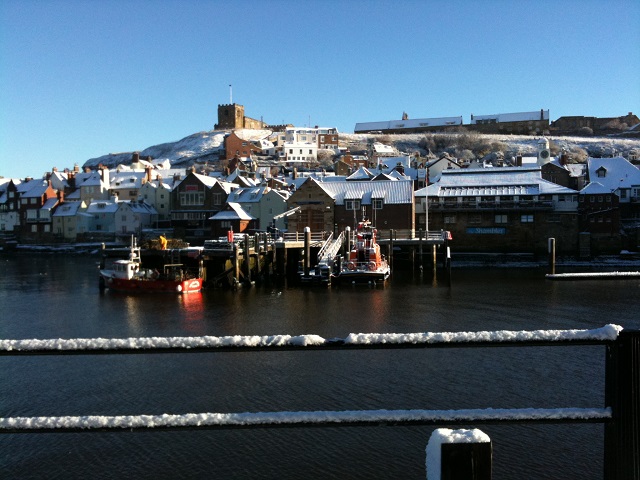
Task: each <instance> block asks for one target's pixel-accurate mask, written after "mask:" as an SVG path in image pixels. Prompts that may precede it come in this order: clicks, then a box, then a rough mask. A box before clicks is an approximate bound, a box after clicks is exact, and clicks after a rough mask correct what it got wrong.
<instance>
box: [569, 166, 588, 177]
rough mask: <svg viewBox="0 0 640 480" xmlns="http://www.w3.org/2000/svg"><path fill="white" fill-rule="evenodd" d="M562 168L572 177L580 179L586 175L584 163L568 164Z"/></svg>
mask: <svg viewBox="0 0 640 480" xmlns="http://www.w3.org/2000/svg"><path fill="white" fill-rule="evenodd" d="M564 167H565V168H566V169H567V170H568V171H569V175H570V176H572V177H582V176H584V175H586V174H587V166H586V165H585V164H584V163H569V164H567V165H565V166H564Z"/></svg>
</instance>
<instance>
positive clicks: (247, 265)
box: [244, 235, 251, 284]
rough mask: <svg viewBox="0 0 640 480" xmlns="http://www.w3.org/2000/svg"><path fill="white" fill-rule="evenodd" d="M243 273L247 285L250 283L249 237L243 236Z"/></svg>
mask: <svg viewBox="0 0 640 480" xmlns="http://www.w3.org/2000/svg"><path fill="white" fill-rule="evenodd" d="M244 266H245V268H244V271H245V275H246V276H245V279H246V282H247V283H249V284H250V283H251V255H250V252H249V235H245V236H244Z"/></svg>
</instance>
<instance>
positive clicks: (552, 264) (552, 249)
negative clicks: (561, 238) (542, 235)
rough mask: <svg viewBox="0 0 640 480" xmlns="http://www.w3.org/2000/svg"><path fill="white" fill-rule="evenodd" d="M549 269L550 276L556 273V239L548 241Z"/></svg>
mask: <svg viewBox="0 0 640 480" xmlns="http://www.w3.org/2000/svg"><path fill="white" fill-rule="evenodd" d="M548 250H549V268H550V269H551V275H555V273H556V239H555V238H550V239H549V248H548Z"/></svg>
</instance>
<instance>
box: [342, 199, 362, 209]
mask: <svg viewBox="0 0 640 480" xmlns="http://www.w3.org/2000/svg"><path fill="white" fill-rule="evenodd" d="M344 207H345V209H347V210H360V200H345V201H344Z"/></svg>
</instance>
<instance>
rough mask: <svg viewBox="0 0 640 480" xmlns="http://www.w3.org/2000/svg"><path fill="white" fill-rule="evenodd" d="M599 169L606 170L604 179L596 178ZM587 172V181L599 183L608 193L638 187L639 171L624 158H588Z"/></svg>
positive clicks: (639, 183)
mask: <svg viewBox="0 0 640 480" xmlns="http://www.w3.org/2000/svg"><path fill="white" fill-rule="evenodd" d="M600 168H604V169H605V170H606V175H605V176H604V177H598V172H597V171H598V169H600ZM587 170H588V174H589V181H591V182H596V181H597V182H599V183H601V184H602V185H603V186H604V187H606V188H608V189H609V192H611V191H612V190H618V189H619V188H631V187H634V186H635V187H640V170H638V168H637V167H636V166H634V165H633V164H632V163H630V162H629V161H628V160H627V159H626V158H624V157H612V158H588V159H587Z"/></svg>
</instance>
